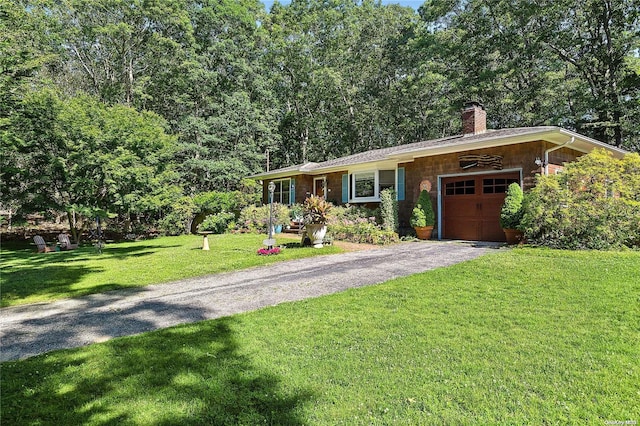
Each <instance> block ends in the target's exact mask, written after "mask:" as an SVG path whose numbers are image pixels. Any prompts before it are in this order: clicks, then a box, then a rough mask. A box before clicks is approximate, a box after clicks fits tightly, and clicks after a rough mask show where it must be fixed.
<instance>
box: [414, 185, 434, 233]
mask: <svg viewBox="0 0 640 426" xmlns="http://www.w3.org/2000/svg"><path fill="white" fill-rule="evenodd" d="M418 205H419V206H420V207H421V208H422V211H424V217H425V222H426V225H424V226H434V225H435V223H436V214H435V213H434V211H433V204H431V196H430V195H429V193H428V192H427V191H426V190H424V189H423V190H422V191H420V196H419V197H418V204H417V205H416V206H418Z"/></svg>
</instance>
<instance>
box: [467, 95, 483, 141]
mask: <svg viewBox="0 0 640 426" xmlns="http://www.w3.org/2000/svg"><path fill="white" fill-rule="evenodd" d="M486 131H487V112H486V111H485V110H484V105H482V104H481V103H480V102H475V101H473V102H467V103H466V104H464V108H463V109H462V134H463V135H464V136H468V135H478V134H481V133H484V132H486Z"/></svg>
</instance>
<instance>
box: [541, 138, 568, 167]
mask: <svg viewBox="0 0 640 426" xmlns="http://www.w3.org/2000/svg"><path fill="white" fill-rule="evenodd" d="M575 140H576V138H575V137H573V136H571V139H569V140H568V141H566V142H565V143H563V144H562V145H558V146H554V147H553V148H549V149H547V150H546V151H545V152H544V175H545V176H548V175H549V153H550V152H553V151H557V150H558V149H561V148H564V147H565V146H568V145H571V144H572V143H573V142H574V141H575Z"/></svg>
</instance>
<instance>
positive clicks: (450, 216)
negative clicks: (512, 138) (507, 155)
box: [441, 172, 520, 241]
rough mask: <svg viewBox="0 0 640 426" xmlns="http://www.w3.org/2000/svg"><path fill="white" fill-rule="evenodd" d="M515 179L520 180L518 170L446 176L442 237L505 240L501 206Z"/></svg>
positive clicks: (443, 194) (444, 180) (443, 193)
mask: <svg viewBox="0 0 640 426" xmlns="http://www.w3.org/2000/svg"><path fill="white" fill-rule="evenodd" d="M512 182H518V183H519V182H520V174H519V173H518V172H509V173H496V174H490V175H472V176H456V177H450V178H444V179H443V180H442V187H441V188H442V200H443V203H442V237H443V238H445V239H455V240H475V241H505V237H504V232H502V228H500V208H501V207H502V203H503V202H504V197H505V193H506V191H507V187H508V186H509V184H510V183H512Z"/></svg>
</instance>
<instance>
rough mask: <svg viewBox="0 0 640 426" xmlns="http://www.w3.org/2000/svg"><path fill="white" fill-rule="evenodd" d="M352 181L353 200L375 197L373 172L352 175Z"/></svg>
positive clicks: (374, 175)
mask: <svg viewBox="0 0 640 426" xmlns="http://www.w3.org/2000/svg"><path fill="white" fill-rule="evenodd" d="M353 180H354V185H353V198H367V197H375V196H376V189H375V188H376V174H375V173H374V172H368V173H354V174H353Z"/></svg>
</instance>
